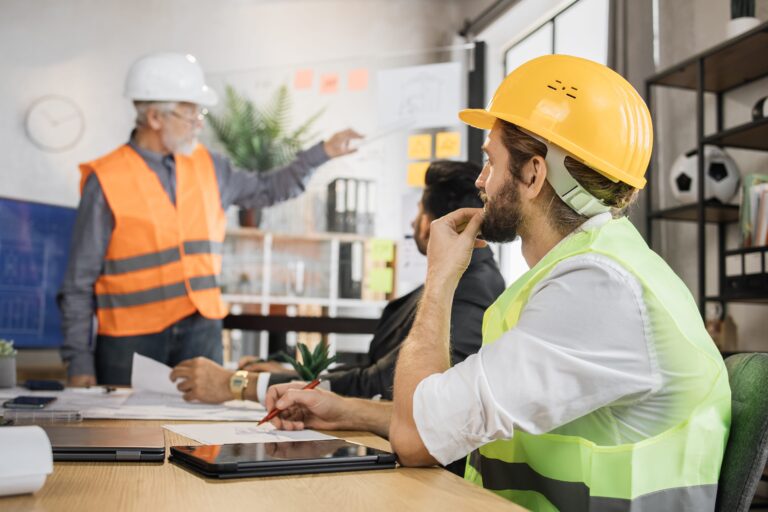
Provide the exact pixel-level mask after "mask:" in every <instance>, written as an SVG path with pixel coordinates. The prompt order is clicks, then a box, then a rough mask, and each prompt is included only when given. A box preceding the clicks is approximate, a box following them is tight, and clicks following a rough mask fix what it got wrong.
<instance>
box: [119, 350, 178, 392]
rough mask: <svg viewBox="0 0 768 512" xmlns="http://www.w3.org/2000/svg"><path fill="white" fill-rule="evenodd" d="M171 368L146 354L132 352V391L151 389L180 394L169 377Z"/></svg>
mask: <svg viewBox="0 0 768 512" xmlns="http://www.w3.org/2000/svg"><path fill="white" fill-rule="evenodd" d="M170 375H171V368H170V366H166V365H164V364H163V363H159V362H157V361H155V360H154V359H150V358H148V357H147V356H142V355H141V354H137V353H136V352H134V353H133V370H132V371H131V387H132V388H133V390H134V391H152V392H154V393H165V394H167V395H177V396H181V391H179V390H178V389H176V384H174V383H173V382H172V381H171V379H170Z"/></svg>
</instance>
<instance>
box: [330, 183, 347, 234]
mask: <svg viewBox="0 0 768 512" xmlns="http://www.w3.org/2000/svg"><path fill="white" fill-rule="evenodd" d="M346 184H347V180H346V179H344V178H337V179H335V180H333V181H332V182H331V183H329V184H328V204H327V209H326V218H327V223H328V228H327V229H328V231H335V232H343V231H344V221H345V219H346V213H347V189H346Z"/></svg>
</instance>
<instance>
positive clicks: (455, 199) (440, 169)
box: [421, 160, 483, 219]
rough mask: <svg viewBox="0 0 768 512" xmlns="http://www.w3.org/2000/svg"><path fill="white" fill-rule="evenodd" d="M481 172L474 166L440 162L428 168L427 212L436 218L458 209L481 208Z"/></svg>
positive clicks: (423, 203)
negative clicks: (478, 187)
mask: <svg viewBox="0 0 768 512" xmlns="http://www.w3.org/2000/svg"><path fill="white" fill-rule="evenodd" d="M481 170H482V169H481V168H480V166H479V165H477V164H474V163H472V162H456V161H453V160H437V161H435V162H432V163H431V164H429V167H428V168H427V174H426V176H425V177H424V195H422V197H421V204H422V206H423V207H424V212H426V213H428V214H429V215H432V216H433V217H434V218H436V219H437V218H440V217H442V216H443V215H446V214H448V213H451V212H452V211H454V210H458V209H459V208H482V206H483V202H482V201H481V200H480V193H479V191H478V190H477V188H476V187H475V180H476V179H477V177H478V176H479V175H480V171H481Z"/></svg>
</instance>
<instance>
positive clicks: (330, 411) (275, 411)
mask: <svg viewBox="0 0 768 512" xmlns="http://www.w3.org/2000/svg"><path fill="white" fill-rule="evenodd" d="M319 383H320V380H319V379H317V380H314V381H312V382H310V383H309V384H306V385H305V384H304V383H301V382H289V383H287V384H277V385H274V386H270V388H269V390H268V391H267V397H266V401H265V402H266V403H265V405H266V407H267V410H269V414H267V415H266V416H265V417H264V419H263V420H262V423H263V422H266V421H270V420H271V421H272V423H273V424H274V425H275V426H276V427H277V428H278V429H281V430H303V429H305V428H315V429H319V430H340V429H344V428H346V426H347V423H348V421H347V420H348V419H349V416H350V414H351V412H350V411H351V405H350V399H349V398H344V397H341V396H339V395H337V394H336V393H333V392H331V391H326V390H324V389H315V387H316V386H317V385H318V384H319Z"/></svg>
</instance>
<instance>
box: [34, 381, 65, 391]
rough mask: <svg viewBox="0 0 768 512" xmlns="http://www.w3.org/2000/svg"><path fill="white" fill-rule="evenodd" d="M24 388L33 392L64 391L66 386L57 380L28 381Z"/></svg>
mask: <svg viewBox="0 0 768 512" xmlns="http://www.w3.org/2000/svg"><path fill="white" fill-rule="evenodd" d="M24 387H25V388H27V389H29V390H32V391H62V390H63V389H64V384H62V383H61V382H59V381H57V380H28V381H27V382H26V383H25V384H24Z"/></svg>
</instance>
